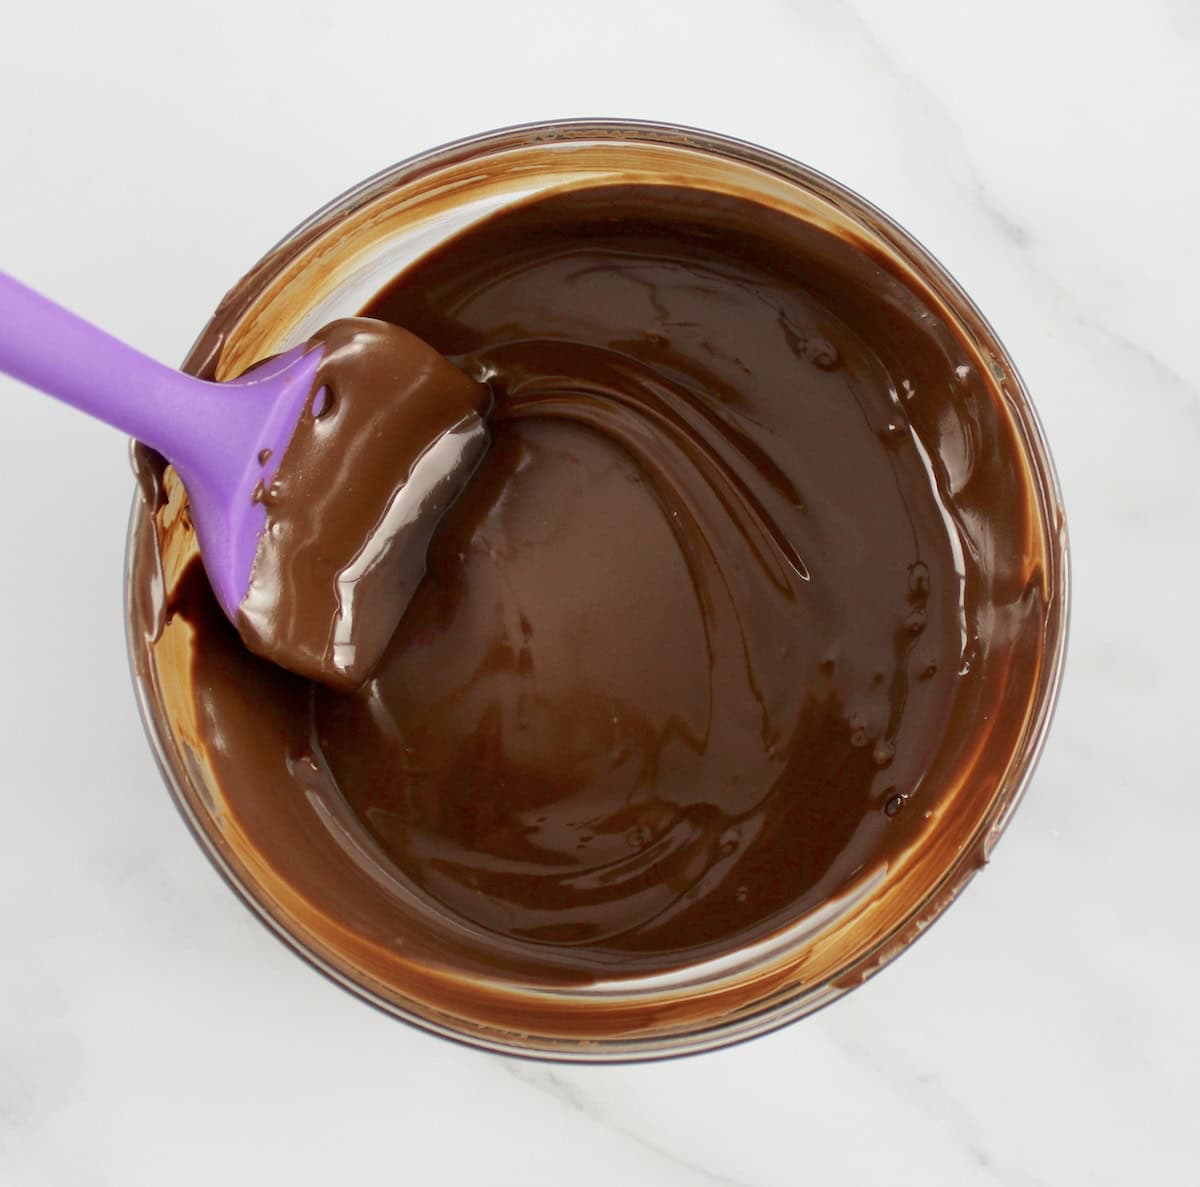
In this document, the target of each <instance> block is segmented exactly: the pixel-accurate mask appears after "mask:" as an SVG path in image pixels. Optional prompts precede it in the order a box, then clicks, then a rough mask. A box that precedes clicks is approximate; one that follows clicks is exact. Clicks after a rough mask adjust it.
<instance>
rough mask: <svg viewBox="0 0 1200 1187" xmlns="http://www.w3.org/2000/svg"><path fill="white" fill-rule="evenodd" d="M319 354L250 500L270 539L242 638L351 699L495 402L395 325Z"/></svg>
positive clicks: (321, 339) (362, 328) (243, 614)
mask: <svg viewBox="0 0 1200 1187" xmlns="http://www.w3.org/2000/svg"><path fill="white" fill-rule="evenodd" d="M313 344H314V345H315V346H317V347H319V348H320V349H321V350H322V351H323V355H322V358H321V362H320V365H319V367H318V369H317V374H316V378H315V380H314V383H313V394H312V396H311V397H310V399H309V402H308V404H307V405H306V407H305V410H304V413H303V415H302V416H301V418H300V421H299V423H298V424H297V425H296V428H295V431H294V432H293V434H292V437H291V440H290V441H289V442H288V445H287V449H286V450H285V451H284V455H283V460H282V462H281V464H280V466H279V469H278V470H277V471H276V473H275V476H274V478H273V479H272V482H271V485H270V487H269V488H267V489H265V490H263V489H260V490H259V491H258V492H257V494H256V497H257V498H259V499H260V500H261V502H263V503H264V504H265V505H266V510H267V527H266V530H265V531H264V532H263V534H262V537H261V538H260V540H259V547H258V553H257V555H256V557H255V560H254V570H253V572H252V574H251V579H250V588H249V590H248V591H247V593H246V596H245V598H244V599H243V600H242V604H241V606H240V607H239V608H238V623H237V625H238V630H239V632H240V633H241V636H242V640H243V642H244V643H245V644H246V646H247V647H249V648H250V650H251V651H253V652H255V653H256V654H258V655H261V656H264V657H266V658H267V659H270V660H272V661H273V662H275V663H280V664H282V665H283V666H284V667H286V668H288V669H289V670H291V671H294V672H299V673H300V674H301V675H304V676H308V677H309V678H310V679H314V680H320V681H321V682H323V683H325V684H329V685H332V686H334V687H342V688H357V687H358V686H359V685H361V684H362V682H363V681H364V680H365V679H366V678H367V676H368V675H370V673H371V671H372V669H373V668H374V667H375V665H376V663H377V662H378V660H379V657H380V656H381V655H382V654H383V651H384V648H385V647H386V646H387V643H388V640H389V639H390V638H391V637H392V633H393V632H394V631H395V629H396V624H397V623H398V622H399V621H400V618H401V617H402V615H403V614H404V611H405V609H406V608H407V607H408V604H409V602H410V601H411V600H412V596H413V594H414V592H415V591H416V588H417V585H418V584H419V583H420V581H421V578H422V576H424V573H425V554H426V550H427V549H428V547H429V539H430V536H431V535H432V533H433V530H434V529H435V528H436V527H437V524H438V521H439V520H440V519H441V517H442V515H443V514H444V513H445V511H446V508H447V507H449V506H450V504H451V503H452V502H453V501H454V499H455V497H456V496H457V495H458V493H459V492H460V491H461V490H462V488H463V486H465V485H466V483H467V481H468V480H469V479H470V477H471V474H472V472H473V471H474V469H475V467H476V466H477V465H478V464H479V459H480V458H481V457H482V456H483V454H484V451H485V450H486V449H487V442H488V433H487V429H486V427H485V426H484V423H483V421H482V419H481V414H482V413H485V412H486V411H487V406H488V394H487V389H486V388H485V387H483V386H482V385H481V384H478V383H475V382H473V381H472V380H470V379H469V378H468V377H467V376H466V375H464V374H463V373H462V372H461V371H459V370H458V369H457V368H455V367H453V366H452V365H451V364H450V363H448V362H447V361H446V360H445V359H444V358H443V357H442V356H441V355H440V354H438V353H437V351H435V350H432V349H431V348H430V347H429V346H427V345H426V344H425V343H424V342H422V341H420V339H418V338H414V337H413V335H412V334H409V333H407V332H405V331H404V330H402V329H399V328H398V327H396V326H390V325H385V324H383V323H381V322H375V321H369V320H365V319H362V318H346V319H344V320H342V321H336V322H333V323H332V324H331V325H329V326H326V327H325V329H323V330H322V331H321V332H320V333H319V334H317V335H316V336H315V337H314V339H313ZM260 460H262V461H263V462H264V463H265V462H266V460H268V459H266V458H262V459H260ZM260 488H261V484H260Z"/></svg>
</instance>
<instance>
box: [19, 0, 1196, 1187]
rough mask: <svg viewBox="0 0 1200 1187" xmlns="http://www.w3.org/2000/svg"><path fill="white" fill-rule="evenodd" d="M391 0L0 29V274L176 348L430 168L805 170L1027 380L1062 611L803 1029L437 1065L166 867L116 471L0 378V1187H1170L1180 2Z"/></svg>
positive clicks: (1184, 740)
mask: <svg viewBox="0 0 1200 1187" xmlns="http://www.w3.org/2000/svg"><path fill="white" fill-rule="evenodd" d="M415 8H416V11H413V12H410V11H409V10H408V9H407V7H406V6H405V5H404V3H403V2H402V0H392V2H391V3H387V4H384V3H376V4H371V3H361V2H355V0H345V2H344V3H343V4H341V5H340V6H335V5H333V4H329V3H328V2H327V3H326V4H320V5H318V4H315V3H310V2H309V0H289V2H287V3H284V2H282V0H279V2H267V0H263V2H257V3H256V2H252V0H240V2H237V3H232V2H229V0H212V2H210V3H207V4H203V5H191V4H177V5H166V4H164V5H151V4H148V3H145V4H137V3H134V2H132V0H112V2H106V3H103V4H90V3H84V2H83V0H63V2H62V3H57V4H43V5H35V4H28V3H27V4H22V5H19V6H17V5H13V6H10V7H9V8H8V9H6V11H5V16H4V21H3V25H4V30H3V33H2V35H0V37H2V44H3V50H4V53H3V57H4V66H3V69H2V70H0V111H3V112H4V115H3V117H2V118H0V152H2V154H3V157H2V168H0V242H2V254H0V267H4V268H6V269H8V270H10V271H12V272H14V273H16V274H17V275H20V276H22V277H23V278H25V279H26V280H28V281H29V282H31V283H34V284H36V285H38V286H40V287H42V288H43V289H45V290H46V291H48V292H50V293H53V294H56V295H57V296H58V297H59V298H60V299H61V300H63V301H64V302H66V303H68V304H70V305H72V306H74V307H75V308H77V309H79V310H80V311H81V312H83V313H85V314H87V315H90V316H91V317H92V318H94V319H95V320H97V321H100V322H101V323H103V324H104V325H106V326H107V327H109V328H110V329H112V330H113V331H115V332H117V333H119V334H122V335H125V336H127V337H128V338H129V339H130V340H131V341H134V342H137V343H140V344H141V345H142V346H143V347H144V348H146V349H147V350H148V351H150V352H151V353H155V354H157V355H159V356H160V357H162V358H164V359H178V358H180V357H181V356H182V354H183V352H184V350H185V348H186V347H187V346H188V344H189V343H190V341H191V339H192V337H193V335H194V333H195V332H196V330H197V329H198V328H199V326H200V325H201V324H202V323H203V321H204V320H205V318H206V317H207V315H208V313H209V311H210V310H211V308H212V306H213V305H214V303H215V302H216V300H217V299H218V298H219V297H220V295H221V294H222V293H223V291H224V289H225V288H226V287H227V285H228V284H229V283H230V282H231V281H232V280H233V279H234V278H235V277H236V276H238V275H239V274H240V273H241V272H242V271H243V270H244V268H245V267H246V266H247V265H248V264H249V263H250V262H251V261H253V260H254V259H255V258H257V256H258V255H259V254H260V253H261V251H262V250H263V249H265V248H266V247H267V246H268V245H269V244H270V243H272V242H274V240H275V239H277V238H278V237H279V236H280V235H281V234H282V233H283V232H285V231H286V230H287V229H288V228H289V227H290V226H291V225H292V224H294V223H295V222H296V221H298V220H299V219H300V218H301V217H303V216H304V215H305V214H307V213H308V212H309V211H310V210H312V209H314V208H315V207H316V206H317V205H319V204H321V203H322V202H324V201H325V200H326V199H327V198H329V197H331V196H333V195H334V194H336V193H337V192H339V191H340V190H342V189H343V188H344V187H345V186H347V185H349V184H350V183H352V182H354V181H356V180H358V179H359V178H360V177H362V176H364V175H366V174H367V173H369V172H372V171H374V170H375V169H377V168H379V167H381V166H383V165H386V164H388V163H390V162H391V161H393V160H395V159H398V158H400V157H403V156H405V155H407V154H409V153H411V152H413V151H416V150H418V149H421V148H424V147H427V146H430V145H433V144H437V143H439V142H441V141H443V140H446V139H448V138H450V137H454V136H458V135H462V134H466V133H469V132H473V131H477V130H482V129H484V128H487V127H491V126H496V125H499V124H504V123H510V122H516V121H520V120H525V119H533V118H543V117H549V116H554V115H583V114H613V115H630V116H644V117H648V118H657V119H662V120H675V121H679V122H683V123H690V124H697V125H701V126H709V127H712V128H715V129H717V130H721V131H725V132H729V133H733V134H735V135H740V136H743V137H746V138H749V139H753V140H757V141H759V142H761V143H763V144H766V145H768V146H770V147H772V148H775V149H778V150H781V151H783V152H785V153H788V154H790V155H792V156H795V157H798V158H801V159H803V160H805V161H808V162H810V163H811V164H813V165H815V166H817V167H818V168H821V169H823V170H825V171H826V172H828V173H831V174H833V175H834V176H835V177H838V178H839V179H841V180H842V181H844V182H846V183H848V184H849V185H851V186H853V187H854V188H856V189H858V190H859V191H860V192H862V193H864V194H866V195H867V196H868V197H870V198H872V199H873V200H874V201H876V202H877V203H879V204H880V205H882V206H883V207H884V208H885V209H886V210H888V211H889V212H891V213H892V214H893V215H895V216H896V217H897V218H899V219H900V221H901V222H903V223H904V224H905V225H907V226H908V227H909V228H910V229H911V230H912V231H913V232H914V233H915V234H916V235H917V236H918V237H919V238H921V239H922V240H923V241H924V242H925V243H927V245H928V246H930V247H931V248H932V250H933V251H934V252H935V253H936V254H937V255H939V256H940V257H941V258H942V259H943V260H944V261H945V263H946V264H947V265H948V266H949V267H950V269H951V270H952V271H953V272H954V273H955V274H956V275H957V276H958V277H959V279H960V280H961V281H962V282H963V283H964V285H965V286H966V287H967V289H968V290H969V291H970V292H971V293H972V294H973V295H974V296H975V298H976V299H977V301H978V302H979V303H980V305H981V306H982V307H983V309H984V310H985V312H986V313H987V314H988V316H989V317H990V318H991V319H992V321H993V322H994V324H995V325H996V326H997V328H998V330H999V332H1000V334H1001V336H1002V337H1003V338H1004V339H1005V341H1006V342H1007V344H1008V345H1009V347H1010V349H1011V350H1012V352H1013V354H1014V355H1015V357H1016V358H1017V360H1018V361H1019V363H1020V365H1021V367H1022V369H1023V371H1024V374H1025V377H1026V379H1027V380H1028V382H1029V384H1030V386H1031V388H1032V390H1033V392H1034V395H1035V398H1036V401H1037V404H1038V407H1039V409H1040V411H1041V413H1042V416H1043V418H1044V421H1045V425H1046V429H1047V433H1048V435H1049V437H1050V440H1051V443H1052V445H1053V448H1054V450H1055V453H1056V456H1057V460H1058V463H1059V467H1060V471H1061V475H1062V480H1063V484H1064V487H1065V491H1066V496H1067V500H1068V512H1069V518H1070V523H1071V528H1072V532H1073V549H1074V572H1075V583H1076V592H1075V613H1074V624H1073V642H1072V647H1071V654H1070V660H1069V665H1068V677H1067V682H1066V686H1065V690H1064V695H1063V699H1062V704H1061V709H1060V712H1059V715H1058V720H1057V723H1056V726H1055V728H1054V731H1053V735H1052V737H1051V740H1050V743H1049V745H1048V747H1047V750H1046V753H1045V758H1044V760H1043V762H1042V765H1041V767H1040V769H1039V772H1038V774H1037V777H1036V779H1035V781H1034V784H1033V786H1032V788H1031V791H1030V794H1029V795H1028V797H1027V800H1026V802H1025V805H1024V806H1023V808H1022V809H1021V811H1020V812H1019V813H1018V814H1017V817H1016V820H1015V822H1014V824H1013V826H1012V828H1011V830H1010V832H1009V834H1008V836H1007V837H1006V838H1005V840H1004V841H1003V843H1002V844H1001V846H1000V848H999V850H998V852H997V854H996V859H995V861H994V862H993V864H992V865H991V867H989V869H988V870H987V871H986V872H985V874H984V875H983V876H981V877H980V878H979V879H977V880H976V882H975V883H974V884H973V885H972V886H971V888H970V889H969V891H968V892H967V894H966V895H965V896H964V898H963V899H962V901H960V902H959V903H958V904H957V905H956V906H955V907H954V908H953V909H952V910H951V912H950V913H949V915H948V916H947V917H946V918H945V920H944V921H943V922H942V923H940V924H939V926H938V927H936V928H934V929H933V931H932V932H931V933H930V934H929V936H928V937H926V938H925V939H923V940H922V942H921V943H920V944H918V945H917V946H916V948H915V949H914V950H913V951H911V952H909V953H907V954H906V955H905V956H904V957H903V958H902V959H901V960H900V961H899V962H897V963H896V964H895V965H893V966H892V967H891V968H889V969H888V970H886V971H885V972H884V973H883V974H882V975H880V976H879V977H878V978H876V979H875V980H874V981H872V982H871V983H870V984H868V985H867V986H866V987H864V988H863V989H862V990H861V991H859V992H856V993H854V994H852V995H851V996H850V997H849V998H847V999H846V1000H844V1001H843V1002H841V1003H839V1004H838V1005H836V1006H834V1007H833V1008H832V1009H829V1010H827V1011H825V1012H824V1013H822V1014H820V1015H819V1016H817V1017H815V1018H812V1019H809V1020H807V1021H805V1022H802V1023H800V1024H799V1025H797V1026H794V1027H792V1028H790V1029H789V1030H786V1031H784V1032H782V1033H779V1034H776V1035H773V1036H771V1037H769V1038H767V1039H764V1040H760V1041H758V1042H755V1043H752V1044H750V1045H747V1046H744V1047H741V1048H738V1049H735V1050H732V1051H729V1052H726V1053H721V1054H715V1055H710V1056H705V1057H702V1058H700V1059H694V1060H687V1061H683V1062H677V1063H671V1064H664V1065H656V1066H640V1067H625V1068H607V1069H600V1070H592V1069H587V1068H578V1067H558V1068H550V1067H546V1066H539V1065H532V1064H522V1063H517V1062H513V1061H508V1060H504V1059H500V1058H493V1057H489V1056H485V1055H481V1054H476V1053H474V1052H471V1051H466V1050H460V1049H458V1048H455V1047H453V1046H450V1045H449V1044H445V1043H442V1042H439V1041H437V1040H434V1039H431V1038H427V1037H425V1036H423V1035H421V1034H418V1033H415V1032H413V1031H410V1030H408V1029H406V1028H405V1027H403V1026H402V1025H400V1024H398V1023H395V1022H392V1021H389V1020H388V1019H386V1018H384V1017H382V1016H381V1015H379V1014H376V1013H374V1012H373V1011H371V1010H369V1009H367V1008H366V1007H364V1006H362V1005H360V1004H358V1003H357V1002H356V1001H354V1000H353V999H352V998H350V997H349V996H347V995H346V994H344V993H343V992H341V991H340V990H338V989H336V988H334V987H333V986H332V985H330V984H328V983H326V982H325V981H324V980H323V979H321V978H320V977H318V976H316V975H315V974H313V973H312V972H310V971H309V970H308V969H307V968H306V967H305V966H304V965H303V964H302V963H301V962H299V961H298V960H296V959H295V958H294V957H293V956H292V955H291V954H289V953H288V952H287V951H286V950H285V949H284V948H283V947H282V946H281V945H280V944H278V943H277V942H276V941H275V940H274V939H272V938H271V937H270V936H268V935H267V933H266V932H265V931H264V930H263V929H262V928H261V927H260V926H259V925H258V924H257V923H256V922H255V921H254V920H252V919H251V918H250V916H249V915H248V913H247V912H246V911H245V910H244V909H243V908H242V907H241V906H240V905H239V904H238V903H237V902H236V901H235V900H234V898H233V896H232V895H231V894H230V893H229V892H228V891H227V890H226V889H225V887H224V885H223V884H222V883H221V882H220V880H219V879H218V878H217V876H216V874H215V873H214V872H213V871H212V870H211V869H210V868H209V867H208V865H207V863H206V861H205V859H204V858H203V857H202V856H201V855H200V853H199V851H198V850H197V849H196V848H195V846H194V845H193V843H192V841H191V839H190V837H189V836H188V834H187V832H186V830H185V829H184V827H183V825H182V823H181V822H180V820H179V819H178V818H177V816H176V814H175V810H174V808H173V807H172V806H171V804H170V802H169V801H168V799H167V796H166V794H165V792H164V791H163V789H162V787H161V785H160V782H159V778H158V775H157V773H156V771H155V768H154V765H153V763H152V761H151V758H150V755H149V752H148V750H147V748H146V745H145V744H144V742H143V738H142V731H141V727H140V725H139V723H138V719H137V714H136V712H135V709H134V704H133V698H132V695H131V692H130V688H129V681H128V677H127V675H126V665H125V654H124V645H123V641H122V630H121V550H122V543H123V537H124V529H125V519H126V513H127V509H128V504H129V499H130V489H131V479H130V476H129V472H128V469H127V468H126V465H125V457H124V449H125V447H124V443H123V442H122V441H121V440H120V438H119V437H118V436H117V435H115V434H112V433H110V432H109V431H107V430H105V429H103V428H101V427H98V426H96V425H93V424H90V423H87V422H85V421H84V420H83V419H81V418H79V417H78V416H75V415H73V414H71V413H68V412H67V411H65V410H64V409H62V408H60V407H57V406H53V405H51V404H50V403H49V402H47V401H43V400H40V399H38V398H36V397H34V396H33V395H31V394H29V393H27V392H25V391H23V390H18V388H17V387H16V386H15V385H14V384H11V383H9V382H7V381H0V387H2V388H3V390H2V391H0V406H2V407H3V431H0V506H2V507H3V508H4V510H3V513H2V517H0V524H2V527H0V539H2V541H3V554H4V562H3V563H4V580H3V581H2V582H0V623H2V624H3V626H4V629H5V636H4V639H5V642H4V649H3V664H4V668H3V672H4V675H3V679H2V680H0V738H2V739H3V750H2V753H0V780H2V782H3V794H4V812H3V817H2V820H3V823H2V825H0V946H2V949H3V957H2V958H0V1183H3V1184H5V1185H6V1187H7V1185H10V1184H11V1185H13V1187H50V1185H53V1187H93V1185H95V1187H99V1185H101V1184H104V1185H114V1187H116V1185H119V1187H142V1185H146V1187H150V1185H154V1187H157V1185H160V1184H171V1185H172V1187H190V1185H192V1184H196V1185H201V1184H203V1185H205V1187H207V1185H209V1184H213V1183H222V1184H224V1183H234V1184H254V1185H256V1187H257V1185H272V1184H276V1183H278V1184H295V1185H308V1184H313V1185H316V1184H326V1183H368V1182H381V1183H396V1184H400V1183H415V1184H426V1183H437V1184H450V1185H454V1184H459V1183H462V1184H474V1183H487V1184H498V1185H501V1187H507V1185H514V1187H515V1185H522V1187H523V1185H526V1184H542V1183H546V1184H551V1183H553V1184H558V1183H564V1184H572V1185H574V1184H580V1185H589V1187H590V1185H592V1184H596V1185H600V1184H610V1183H638V1184H641V1183H646V1184H661V1185H662V1187H708V1185H712V1184H723V1185H729V1187H751V1185H753V1187H790V1185H792V1184H799V1183H804V1184H815V1185H820V1187H839V1185H842V1184H845V1185H847V1187H866V1185H867V1184H875V1183H887V1184H899V1185H907V1184H913V1185H914V1187H916V1185H920V1187H935V1185H940V1184H946V1185H949V1187H990V1185H993V1184H1003V1185H1006V1187H1034V1185H1044V1187H1051V1185H1052V1187H1072V1185H1075V1184H1078V1185H1080V1187H1103V1185H1107V1184H1113V1185H1119V1187H1127V1185H1129V1184H1131V1183H1142V1182H1145V1183H1149V1184H1154V1185H1155V1187H1164V1185H1175V1184H1192V1183H1195V1182H1197V1176H1198V1175H1200V1169H1198V1167H1200V1139H1198V1138H1197V1136H1196V1130H1195V1128H1194V1124H1195V1120H1194V1115H1195V1114H1196V1112H1197V1106H1198V1105H1200V1088H1198V1086H1197V1085H1198V1081H1197V1070H1196V1068H1197V1064H1198V1063H1200V1009H1198V1008H1197V1006H1196V1002H1195V993H1196V983H1197V976H1198V974H1200V944H1198V933H1200V927H1198V925H1197V920H1196V912H1195V908H1194V906H1193V889H1192V887H1193V884H1192V882H1191V878H1192V876H1193V874H1194V872H1195V868H1196V865H1197V862H1196V858H1195V854H1196V852H1197V846H1198V845H1200V817H1198V811H1197V806H1198V802H1200V801H1198V794H1200V779H1198V777H1197V765H1198V764H1197V755H1198V754H1200V750H1198V749H1197V738H1198V736H1200V721H1198V720H1197V710H1198V709H1200V675H1198V674H1200V631H1198V628H1197V617H1196V615H1197V612H1196V608H1195V602H1196V597H1197V590H1198V589H1200V559H1198V557H1200V547H1198V541H1200V516H1198V514H1197V513H1198V512H1200V499H1198V497H1197V493H1196V479H1195V474H1196V469H1195V467H1196V459H1197V458H1198V457H1200V352H1197V349H1196V342H1197V338H1198V336H1200V331H1198V327H1197V318H1198V314H1200V302H1198V299H1197V295H1196V294H1197V285H1196V283H1195V276H1196V273H1197V270H1198V269H1200V230H1198V228H1200V164H1198V161H1200V150H1198V148H1197V133H1198V131H1200V126H1198V125H1200V120H1198V116H1200V2H1198V0H1143V2H1136V0H1114V2H1112V3H1105V4H1084V3H1066V2H1063V0H1007V2H1006V3H1004V4H989V5H987V6H986V7H985V6H980V5H976V4H970V3H954V2H951V0H917V2H911V0H910V2H906V3H903V4H897V3H891V2H889V0H846V2H830V3H823V2H820V0H813V2H811V3H800V2H794V3H788V2H785V0H774V2H772V0H739V3H737V4H722V5H715V4H710V3H707V2H706V0H691V2H678V0H672V2H667V0H660V2H659V3H657V4H655V3H648V2H647V0H606V2H605V3H603V4H598V5H592V6H589V8H588V9H587V11H586V14H585V13H583V12H581V13H580V15H578V16H573V15H572V12H573V11H574V10H573V6H571V5H569V4H562V3H559V4H552V3H545V4H536V3H522V2H520V0H509V3H506V4H479V5H471V4H464V3H455V2H447V3H443V4H428V5H418V6H415ZM335 13H336V15H334V14H335Z"/></svg>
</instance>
